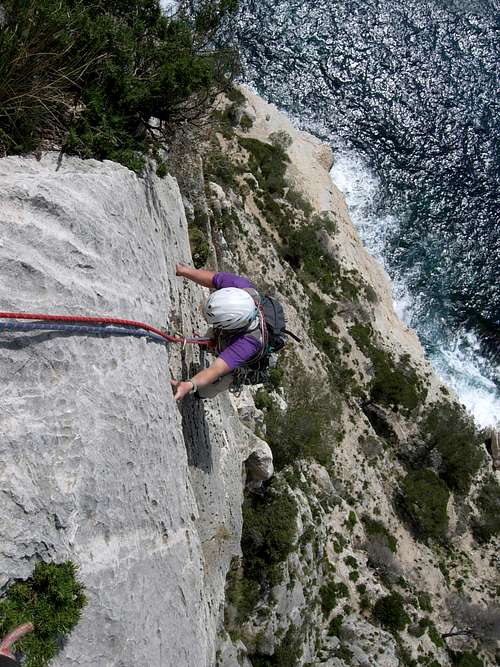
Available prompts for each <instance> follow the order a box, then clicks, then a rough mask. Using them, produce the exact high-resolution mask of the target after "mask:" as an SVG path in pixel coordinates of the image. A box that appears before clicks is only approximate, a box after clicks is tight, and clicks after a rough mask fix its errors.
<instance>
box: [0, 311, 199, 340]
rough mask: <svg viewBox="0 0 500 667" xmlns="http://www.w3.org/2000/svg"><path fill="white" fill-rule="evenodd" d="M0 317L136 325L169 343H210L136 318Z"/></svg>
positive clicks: (24, 314) (14, 314)
mask: <svg viewBox="0 0 500 667" xmlns="http://www.w3.org/2000/svg"><path fill="white" fill-rule="evenodd" d="M0 318H6V319H15V320H45V321H48V322H80V323H86V324H90V323H92V324H116V325H121V326H128V327H136V328H138V329H145V330H146V331H151V332H153V333H155V334H157V335H158V336H161V337H162V338H164V339H165V340H167V341H168V342H169V343H182V344H184V343H191V344H193V345H194V344H195V343H196V344H198V345H210V343H211V341H210V340H209V339H205V338H200V339H197V338H182V337H180V336H171V335H170V334H167V333H165V332H164V331H162V330H161V329H158V328H157V327H153V326H151V325H150V324H145V323H144V322H137V321H136V320H122V319H119V318H116V317H84V316H81V315H46V314H41V313H8V312H0Z"/></svg>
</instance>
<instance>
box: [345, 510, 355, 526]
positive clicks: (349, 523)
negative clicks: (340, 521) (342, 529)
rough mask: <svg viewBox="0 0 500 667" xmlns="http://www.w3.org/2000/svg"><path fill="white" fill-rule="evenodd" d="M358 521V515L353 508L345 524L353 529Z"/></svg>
mask: <svg viewBox="0 0 500 667" xmlns="http://www.w3.org/2000/svg"><path fill="white" fill-rule="evenodd" d="M357 523H358V517H357V516H356V512H353V511H352V510H351V511H350V512H349V515H348V517H347V519H346V520H345V521H344V526H346V527H347V528H348V529H349V530H351V531H352V530H353V529H354V526H355V525H356V524H357Z"/></svg>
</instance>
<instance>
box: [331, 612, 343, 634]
mask: <svg viewBox="0 0 500 667" xmlns="http://www.w3.org/2000/svg"><path fill="white" fill-rule="evenodd" d="M343 620H344V618H343V616H342V614H339V615H338V616H334V617H333V618H332V620H331V621H330V625H329V626H328V634H329V635H330V637H338V636H339V635H340V629H341V628H342V622H343Z"/></svg>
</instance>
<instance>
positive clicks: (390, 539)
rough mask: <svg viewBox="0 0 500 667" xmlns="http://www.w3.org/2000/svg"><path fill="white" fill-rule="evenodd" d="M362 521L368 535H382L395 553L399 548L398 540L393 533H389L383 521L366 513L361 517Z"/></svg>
mask: <svg viewBox="0 0 500 667" xmlns="http://www.w3.org/2000/svg"><path fill="white" fill-rule="evenodd" d="M361 521H362V522H363V526H364V528H365V532H366V534H367V535H381V536H382V537H383V538H384V539H385V542H386V544H387V546H388V547H389V549H390V550H391V551H392V553H394V554H395V553H396V551H397V548H398V543H397V540H396V538H395V537H394V536H393V535H391V534H390V533H389V531H388V530H387V528H386V527H385V526H384V524H383V523H382V522H381V521H378V520H377V519H372V518H371V517H370V516H368V515H367V514H364V515H363V516H362V517H361Z"/></svg>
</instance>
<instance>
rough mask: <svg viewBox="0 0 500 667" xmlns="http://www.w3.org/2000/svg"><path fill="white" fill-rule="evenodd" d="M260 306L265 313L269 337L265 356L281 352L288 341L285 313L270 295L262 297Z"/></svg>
mask: <svg viewBox="0 0 500 667" xmlns="http://www.w3.org/2000/svg"><path fill="white" fill-rule="evenodd" d="M260 305H261V308H262V312H263V313H264V320H265V322H266V327H267V334H268V336H269V339H268V344H267V350H266V352H265V354H272V353H273V352H279V350H281V349H282V348H283V347H285V345H286V344H287V341H288V336H287V334H288V331H287V330H286V329H285V325H286V322H285V311H284V310H283V306H282V305H281V303H280V302H279V301H277V300H276V299H273V298H272V297H271V296H269V295H268V294H264V295H263V296H262V297H261V300H260Z"/></svg>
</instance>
